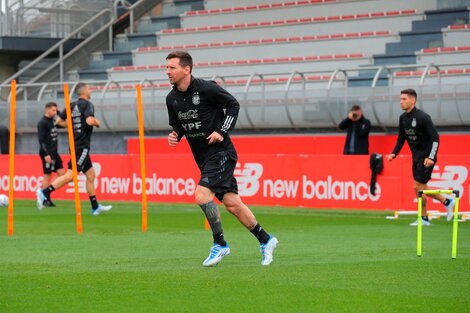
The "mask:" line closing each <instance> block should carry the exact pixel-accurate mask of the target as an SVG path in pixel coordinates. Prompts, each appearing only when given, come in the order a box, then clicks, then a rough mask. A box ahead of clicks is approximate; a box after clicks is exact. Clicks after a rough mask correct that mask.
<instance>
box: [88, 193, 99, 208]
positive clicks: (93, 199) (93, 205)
mask: <svg viewBox="0 0 470 313" xmlns="http://www.w3.org/2000/svg"><path fill="white" fill-rule="evenodd" d="M90 203H91V208H92V209H93V210H96V209H97V208H98V201H97V200H96V196H90Z"/></svg>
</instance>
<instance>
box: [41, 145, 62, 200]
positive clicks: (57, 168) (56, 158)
mask: <svg viewBox="0 0 470 313" xmlns="http://www.w3.org/2000/svg"><path fill="white" fill-rule="evenodd" d="M51 157H52V164H51V171H52V172H55V173H56V175H57V177H59V176H62V175H64V174H65V170H64V165H63V164H62V159H61V157H60V155H59V154H58V153H53V154H52V155H51ZM51 177H52V176H49V180H48V182H47V184H43V187H42V188H43V189H45V188H46V187H48V186H49V185H50V184H51V180H50V179H51ZM57 177H56V178H57ZM44 206H48V207H55V204H54V202H52V198H51V195H50V193H49V194H48V196H47V199H46V200H45V201H44Z"/></svg>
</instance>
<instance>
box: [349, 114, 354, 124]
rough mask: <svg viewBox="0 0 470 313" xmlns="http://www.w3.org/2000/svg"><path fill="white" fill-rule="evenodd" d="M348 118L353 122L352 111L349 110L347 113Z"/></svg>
mask: <svg viewBox="0 0 470 313" xmlns="http://www.w3.org/2000/svg"><path fill="white" fill-rule="evenodd" d="M348 118H349V119H350V120H351V121H353V122H354V116H353V112H349V113H348Z"/></svg>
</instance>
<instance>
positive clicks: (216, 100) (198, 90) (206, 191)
mask: <svg viewBox="0 0 470 313" xmlns="http://www.w3.org/2000/svg"><path fill="white" fill-rule="evenodd" d="M166 59H167V70H166V73H167V75H168V78H169V80H170V83H171V84H172V85H173V89H172V91H170V93H169V94H168V96H167V97H166V105H167V108H168V115H169V122H170V126H171V127H172V128H173V131H172V132H171V133H170V134H169V135H168V144H169V145H170V146H176V145H177V144H178V142H179V141H180V139H181V138H182V137H183V136H186V139H187V140H188V143H189V146H190V147H191V151H192V153H193V156H194V159H195V161H196V163H197V165H198V167H199V169H200V172H201V178H200V180H199V183H198V186H197V188H196V192H195V200H196V203H197V204H198V205H199V206H200V207H201V209H202V211H203V212H204V214H205V215H206V217H207V219H208V221H209V224H210V226H211V229H212V235H213V238H214V244H213V246H212V248H211V250H210V254H209V256H208V257H207V258H206V259H205V260H204V262H203V266H214V265H217V264H218V263H219V262H220V261H221V260H222V258H223V257H224V256H226V255H228V254H229V253H230V248H229V245H228V243H227V242H226V241H225V239H224V232H223V229H222V224H221V220H220V211H219V208H218V206H217V204H216V203H215V202H214V196H215V197H216V198H217V199H219V200H220V201H221V202H222V203H223V204H224V206H225V208H226V209H227V211H229V212H230V213H232V214H233V215H235V216H236V217H237V218H238V220H239V221H240V223H241V224H243V225H244V226H245V227H246V228H247V229H248V230H249V231H251V233H252V234H253V235H254V236H255V237H256V238H257V239H258V241H259V242H260V250H261V254H262V261H261V264H262V265H269V264H271V262H272V260H273V251H274V249H275V248H276V245H277V243H278V240H277V239H276V237H273V236H271V235H269V234H268V233H267V232H266V231H265V230H264V229H263V228H262V227H261V226H260V224H259V223H258V222H257V220H256V218H255V216H254V215H253V213H252V212H251V210H250V209H249V208H248V207H247V206H246V205H245V204H244V203H243V202H242V200H241V198H240V196H239V195H238V186H237V181H236V179H235V177H234V176H233V172H234V170H235V166H236V164H237V152H236V151H235V147H234V146H233V144H232V141H231V139H230V136H229V131H230V130H231V129H232V128H233V127H234V126H235V123H236V121H237V117H238V111H239V109H240V105H239V103H238V101H237V100H236V99H235V98H234V97H233V96H232V95H231V94H229V93H228V92H227V91H226V90H225V89H223V88H221V87H220V86H219V85H217V83H215V82H213V81H206V80H202V79H198V78H195V77H193V76H192V75H191V71H192V67H193V60H192V57H191V55H189V53H187V52H185V51H175V52H172V53H170V54H169V55H168V56H167V58H166Z"/></svg>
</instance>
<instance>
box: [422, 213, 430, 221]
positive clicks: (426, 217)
mask: <svg viewBox="0 0 470 313" xmlns="http://www.w3.org/2000/svg"><path fill="white" fill-rule="evenodd" d="M421 218H422V219H423V221H428V222H429V218H428V216H427V215H426V216H421Z"/></svg>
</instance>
